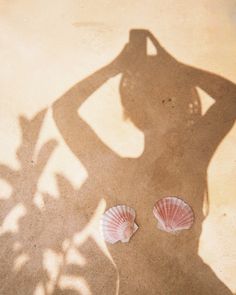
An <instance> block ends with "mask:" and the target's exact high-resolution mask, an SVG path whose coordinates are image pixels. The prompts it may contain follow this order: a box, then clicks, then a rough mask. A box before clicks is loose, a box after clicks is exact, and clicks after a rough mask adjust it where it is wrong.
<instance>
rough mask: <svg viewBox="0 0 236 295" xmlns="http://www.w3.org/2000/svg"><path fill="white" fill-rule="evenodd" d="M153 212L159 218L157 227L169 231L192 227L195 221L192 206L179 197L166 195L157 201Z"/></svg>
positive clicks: (173, 231) (174, 231)
mask: <svg viewBox="0 0 236 295" xmlns="http://www.w3.org/2000/svg"><path fill="white" fill-rule="evenodd" d="M153 214H154V215H155V217H156V219H157V220H158V224H157V227H158V228H159V229H160V230H163V231H166V232H168V233H176V232H179V231H181V230H184V229H190V228H191V226H192V225H193V222H194V213H193V210H192V208H191V207H190V206H189V205H188V204H187V203H185V202H184V201H183V200H182V199H179V198H177V197H165V198H163V199H161V200H159V201H157V202H156V204H155V206H154V208H153Z"/></svg>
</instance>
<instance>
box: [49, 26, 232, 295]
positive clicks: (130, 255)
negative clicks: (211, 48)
mask: <svg viewBox="0 0 236 295" xmlns="http://www.w3.org/2000/svg"><path fill="white" fill-rule="evenodd" d="M143 36H145V38H150V39H151V41H152V42H153V44H154V45H155V47H156V50H157V54H156V55H155V56H147V55H143V54H141V53H140V51H139V50H138V48H137V46H135V44H132V42H131V43H129V44H128V45H126V46H125V48H124V49H123V51H122V52H121V53H120V55H119V56H118V57H117V58H116V59H115V60H114V61H112V62H111V63H110V64H108V65H107V66H105V67H104V68H102V69H100V70H98V71H97V72H95V73H93V74H92V75H91V76H89V77H87V78H85V79H84V80H82V81H81V82H78V83H77V84H76V85H74V86H73V87H72V88H71V89H70V90H68V91H67V92H66V93H65V94H64V95H63V96H62V97H61V98H59V99H58V100H57V101H56V102H55V103H54V105H53V114H54V119H55V122H56V124H57V126H58V129H59V130H60V132H61V134H62V136H63V138H64V140H65V142H66V143H67V145H68V146H69V147H70V149H71V151H72V152H73V153H74V154H75V155H76V157H78V159H79V160H80V161H82V163H83V164H84V165H85V167H86V169H87V170H88V175H89V177H88V180H87V181H86V183H85V184H84V185H83V187H82V188H81V191H80V198H81V199H80V200H81V208H82V210H83V211H84V214H85V215H86V216H91V215H92V213H93V211H94V209H95V208H96V206H97V203H98V201H99V198H100V197H104V198H105V199H106V202H107V206H108V207H110V206H114V205H116V204H127V205H129V206H131V207H134V208H135V209H136V212H137V216H138V219H137V221H138V224H139V225H141V230H140V231H139V232H138V233H137V234H136V235H135V236H134V237H133V238H132V241H131V242H130V243H129V244H128V245H122V244H120V243H118V244H116V245H113V246H112V247H109V250H110V252H111V254H112V256H113V258H114V260H115V263H116V264H117V266H118V269H119V271H120V293H119V294H122V295H125V294H129V295H130V294H163V295H167V294H174V295H178V294H181V295H182V294H184V293H186V294H191V295H193V294H204V295H207V294H220V295H223V294H225V295H227V294H231V292H230V290H228V288H227V287H226V286H225V285H224V284H223V283H222V282H221V281H220V280H219V279H218V278H217V277H216V275H215V274H214V273H213V271H212V270H211V269H210V268H209V267H208V266H207V265H206V264H205V263H204V262H203V261H202V259H201V258H200V257H199V255H198V244H199V237H200V234H201V230H202V222H203V221H204V218H205V216H204V214H203V203H204V200H205V201H207V168H208V165H209V162H210V160H211V158H212V156H213V155H214V152H215V150H216V148H217V147H218V145H219V144H220V142H221V141H222V139H223V138H224V137H225V136H226V134H227V133H228V132H229V130H230V129H231V128H232V126H233V124H234V122H235V116H236V85H235V84H234V83H232V82H230V81H228V80H227V79H225V78H223V77H221V76H218V75H215V74H213V73H210V72H207V71H203V70H200V69H197V68H193V67H191V66H188V65H185V64H182V63H180V62H179V61H177V60H176V59H175V58H174V57H172V56H171V55H170V54H169V53H168V52H167V51H166V50H165V49H164V48H163V47H162V46H161V45H160V44H159V43H158V41H157V40H156V39H155V37H154V36H153V35H152V34H151V33H150V32H149V31H145V30H139V31H138V30H137V36H136V40H139V38H140V40H139V41H140V42H139V43H140V44H141V43H142V42H143V41H142V40H143V38H144V37H143ZM141 39H142V40H141ZM137 44H138V42H137ZM118 74H122V78H121V83H120V95H121V101H122V105H123V108H124V112H125V116H126V117H128V118H130V119H131V120H132V122H133V123H134V124H135V125H136V126H137V127H138V128H139V129H140V130H142V132H143V133H144V136H145V149H144V151H143V153H142V155H141V156H140V157H139V158H136V159H132V158H121V157H119V156H118V155H117V154H116V153H115V152H114V151H112V150H111V149H110V148H109V147H108V146H106V145H105V144H104V143H103V142H102V141H101V140H100V139H99V137H98V136H97V135H96V134H95V132H94V131H93V130H92V128H91V127H90V126H89V125H88V124H87V123H86V122H85V121H84V120H82V119H81V118H80V116H79V115H78V108H79V107H80V106H81V105H82V103H83V102H84V101H85V100H86V99H87V98H88V97H89V96H90V95H91V94H92V93H93V92H94V91H95V90H97V89H98V88H99V87H100V86H102V85H103V84H104V83H105V82H107V80H108V79H109V78H112V77H114V76H116V75H118ZM196 87H199V88H200V89H202V90H203V91H205V92H206V93H207V94H208V95H210V96H211V97H212V98H213V99H214V100H215V102H214V104H213V105H212V106H211V107H210V108H209V109H208V111H207V112H206V113H205V114H204V115H202V113H201V103H200V98H199V95H198V92H197V89H196ZM165 195H177V196H182V197H183V198H184V199H185V200H186V201H187V202H188V203H189V204H190V205H191V206H192V208H193V209H194V212H195V215H196V220H195V224H194V227H193V228H192V229H191V230H189V231H185V232H182V233H181V234H179V235H168V234H166V233H164V232H161V231H158V230H156V227H155V220H154V218H153V217H152V207H153V204H154V203H155V201H156V200H157V199H159V198H161V197H163V196H165ZM100 267H101V270H102V266H100ZM104 280H105V278H104ZM95 281H96V279H95V278H94V282H95ZM98 284H99V283H98ZM107 290H109V282H107ZM104 294H110V293H109V291H108V292H107V293H104Z"/></svg>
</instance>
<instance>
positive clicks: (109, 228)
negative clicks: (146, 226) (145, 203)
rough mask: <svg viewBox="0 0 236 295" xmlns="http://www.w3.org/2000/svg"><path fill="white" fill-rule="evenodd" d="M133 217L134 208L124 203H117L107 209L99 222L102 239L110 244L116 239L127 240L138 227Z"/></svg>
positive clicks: (124, 241)
mask: <svg viewBox="0 0 236 295" xmlns="http://www.w3.org/2000/svg"><path fill="white" fill-rule="evenodd" d="M134 219H135V211H134V209H132V208H130V207H127V206H125V205H119V206H116V207H112V208H110V209H109V210H107V211H106V212H105V213H104V214H103V216H102V218H101V222H100V226H101V232H102V235H103V238H104V240H105V241H106V242H108V243H110V244H114V243H116V242H118V241H121V242H123V243H126V242H129V240H130V238H131V236H132V235H133V234H134V233H135V232H136V230H137V229H138V226H137V224H136V223H135V222H134Z"/></svg>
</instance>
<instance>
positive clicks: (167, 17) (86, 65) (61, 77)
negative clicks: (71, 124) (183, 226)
mask: <svg viewBox="0 0 236 295" xmlns="http://www.w3.org/2000/svg"><path fill="white" fill-rule="evenodd" d="M131 28H146V29H149V30H151V31H152V32H153V33H154V35H155V36H157V38H158V40H159V41H160V42H161V44H162V45H163V46H164V47H165V48H166V49H167V50H168V51H169V52H170V53H171V54H172V55H173V56H175V57H176V58H177V59H178V60H180V61H182V62H185V63H187V64H190V65H193V66H196V67H198V68H202V69H205V70H209V71H211V72H213V73H217V74H220V75H222V76H223V77H226V78H228V79H229V80H231V81H233V82H236V1H234V0H217V1H213V0H199V1H193V0H189V1H186V0H171V1H170V0H165V1H164V0H155V1H154V0H145V1H144V0H143V1H136V0H129V1H124V0H119V1H118V0H117V1H114V0H111V1H108V0H101V1H94V0H86V1H72V0H51V1H46V0H41V1H40V0H38V1H29V0H14V1H2V0H0V65H1V71H0V85H1V87H0V103H1V107H0V126H1V128H0V142H1V149H0V151H1V152H0V163H4V164H6V165H9V166H11V167H15V168H17V167H18V162H17V159H16V155H15V153H16V149H17V147H18V146H19V144H20V142H21V137H20V129H19V125H18V117H19V115H22V114H23V115H25V116H26V117H28V118H32V117H33V116H34V115H35V114H36V113H37V112H39V111H40V110H41V109H43V108H50V105H51V104H52V103H53V102H54V101H55V100H56V99H57V98H58V97H59V96H60V95H62V94H63V92H65V91H66V90H67V89H68V88H69V87H70V86H72V85H73V84H74V83H76V82H77V81H79V80H81V79H82V78H83V77H85V76H86V75H88V74H90V73H92V72H93V71H95V70H96V69H98V68H100V67H101V66H103V65H105V64H106V63H108V62H109V61H111V60H112V59H113V58H114V57H115V56H116V55H117V54H118V53H119V51H120V50H121V49H122V47H123V45H124V44H125V43H126V42H127V41H128V32H129V30H130V29H131ZM118 83H119V79H116V78H115V79H113V80H112V81H110V82H109V83H108V84H107V85H106V86H105V87H104V88H103V89H101V90H99V91H98V92H97V93H95V94H94V95H93V96H92V97H91V98H90V99H89V100H88V101H87V102H86V104H85V105H84V106H83V107H82V109H81V115H82V116H83V117H84V118H85V119H86V120H87V122H89V123H90V124H91V125H92V126H94V129H95V130H96V132H97V133H98V134H99V136H100V138H101V139H102V140H103V141H104V142H106V143H107V144H108V145H109V146H110V147H111V148H112V149H113V150H115V151H116V152H117V153H119V154H120V155H121V156H132V157H137V156H138V155H139V154H140V153H141V152H142V148H143V136H142V133H141V132H140V131H139V130H137V129H136V128H135V127H134V126H133V125H132V124H131V123H129V122H123V121H122V108H121V105H120V102H119V93H118V90H117V87H118ZM201 98H202V103H203V106H204V108H203V109H204V110H206V109H207V107H208V106H209V105H210V104H211V103H212V101H211V99H210V98H209V97H206V96H204V94H203V93H201ZM235 99H236V98H235ZM98 101H100V104H98ZM101 101H102V102H103V104H102V105H101ZM102 106H105V107H102ZM99 107H100V108H101V110H100V109H98V108H99ZM101 111H102V113H101ZM50 138H55V139H57V140H58V141H59V146H58V147H57V149H56V151H55V153H54V154H53V157H51V159H50V161H49V162H48V164H47V167H46V169H45V171H44V174H43V175H42V177H41V179H40V183H39V185H38V187H39V191H47V192H50V193H51V194H54V195H55V196H57V187H56V183H55V180H54V173H56V172H63V174H64V175H66V176H67V177H68V178H69V179H70V180H71V181H72V183H73V184H74V185H75V186H76V187H78V188H79V187H80V185H81V184H82V183H83V181H85V179H86V177H87V174H86V169H85V167H83V166H82V165H80V163H78V161H77V160H76V159H75V158H74V156H73V155H72V154H71V153H70V151H69V149H68V148H67V147H66V145H65V143H64V142H63V140H62V138H61V137H60V135H59V132H58V131H57V129H56V126H55V124H54V122H53V120H52V117H51V113H50V109H49V111H48V114H47V117H46V120H45V121H44V126H43V129H42V132H41V134H40V143H43V142H45V141H46V140H47V139H50ZM40 143H39V146H40ZM235 147H236V126H235V127H234V128H233V129H232V130H231V131H230V133H229V134H228V135H227V137H226V138H225V139H224V140H223V142H222V143H221V145H220V146H219V147H218V149H217V151H216V153H215V155H214V157H213V159H212V161H211V164H210V166H209V169H208V183H209V198H210V213H209V216H208V218H207V219H206V221H205V223H204V225H203V232H202V236H201V242H200V247H199V254H200V256H201V257H202V258H203V260H204V262H206V263H207V264H209V265H210V266H211V268H212V269H213V271H214V272H215V273H216V275H217V276H218V278H219V279H220V280H222V281H223V282H224V283H225V284H226V285H227V286H228V287H229V288H230V289H231V290H232V291H233V292H236V186H235V183H236V148H235ZM0 188H1V193H0V195H1V196H2V197H4V198H6V197H7V196H8V195H10V188H9V187H8V186H7V184H6V183H4V182H1V183H0ZM101 197H102V196H101ZM36 202H38V206H39V207H40V206H43V205H42V204H41V203H40V194H39V196H38V197H37V198H36ZM102 206H104V204H101V207H102ZM19 208H20V207H19ZM101 210H102V209H101ZM21 211H22V210H21ZM21 213H22V214H24V210H23V211H22V212H21ZM224 213H227V216H225V217H223V214H224ZM19 215H20V213H19V214H18V215H17V216H18V217H16V216H15V217H14V214H13V215H11V218H10V219H8V221H9V220H10V221H9V224H6V223H5V224H4V226H2V229H1V232H6V231H14V230H16V231H17V227H14V224H13V223H14V222H15V225H16V224H17V220H18V219H17V218H20V217H19ZM12 224H13V225H12ZM95 227H96V226H95ZM92 234H93V233H92ZM93 235H95V234H93ZM94 238H95V239H96V237H94ZM98 243H99V242H98ZM101 247H102V243H101ZM45 257H46V258H47V257H48V261H49V262H48V263H47V262H45V267H48V268H49V269H50V267H51V268H52V269H54V268H56V267H57V266H56V265H57V263H56V262H55V259H56V258H55V257H54V256H53V253H51V254H50V252H49V253H45ZM46 258H45V259H46ZM50 261H51V264H50ZM53 261H54V264H53ZM19 267H20V266H19ZM78 286H79V287H78ZM81 286H82V287H81ZM73 288H75V289H76V288H79V289H80V290H82V289H83V288H84V290H85V291H83V292H84V294H90V293H89V291H88V290H87V289H86V288H87V287H86V284H85V283H84V285H83V284H82V283H81V285H79V284H77V285H76V284H74V285H73ZM49 289H50V288H49ZM38 290H39V291H37V290H36V291H37V292H38V294H42V293H40V292H41V291H42V290H41V291H40V287H39V288H38ZM86 290H87V291H86ZM37 292H36V293H37ZM86 292H87V293H86ZM36 293H35V294H36Z"/></svg>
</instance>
